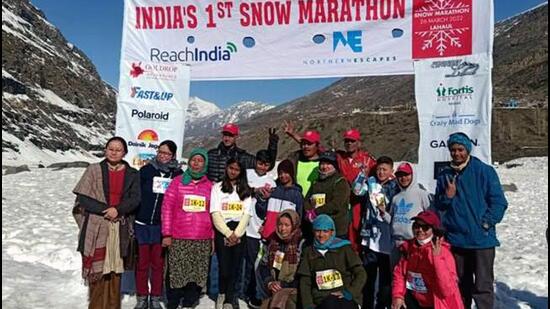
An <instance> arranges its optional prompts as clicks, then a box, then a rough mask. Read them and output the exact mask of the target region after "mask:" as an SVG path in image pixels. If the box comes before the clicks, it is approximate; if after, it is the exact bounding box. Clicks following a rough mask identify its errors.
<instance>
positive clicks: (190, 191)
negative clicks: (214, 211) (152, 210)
mask: <svg viewBox="0 0 550 309" xmlns="http://www.w3.org/2000/svg"><path fill="white" fill-rule="evenodd" d="M181 178H182V176H181V175H180V176H178V177H176V178H174V180H172V182H171V183H170V186H169V187H168V189H167V190H166V193H165V194H164V202H163V203H162V220H161V226H162V235H163V236H165V237H166V236H171V237H172V238H175V239H186V240H205V239H212V238H214V228H213V226H212V219H211V217H210V194H211V191H212V182H211V181H210V180H208V178H207V177H206V176H204V177H202V178H201V179H200V180H199V181H198V182H196V183H195V182H193V181H192V182H191V183H190V184H188V185H184V184H183V183H182V182H181ZM197 203H198V204H197ZM193 204H194V205H195V206H193ZM199 204H200V205H199ZM186 208H187V209H186Z"/></svg>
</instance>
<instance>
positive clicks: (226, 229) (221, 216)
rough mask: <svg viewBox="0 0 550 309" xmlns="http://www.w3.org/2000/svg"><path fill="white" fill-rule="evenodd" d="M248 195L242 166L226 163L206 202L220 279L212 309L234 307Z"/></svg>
mask: <svg viewBox="0 0 550 309" xmlns="http://www.w3.org/2000/svg"><path fill="white" fill-rule="evenodd" d="M251 195H252V190H251V189H250V187H249V186H248V182H247V180H246V170H245V169H244V168H243V165H242V164H241V163H240V162H239V161H237V160H236V159H229V161H227V167H226V169H225V176H224V177H223V180H222V181H221V182H220V183H217V184H215V185H214V187H213V188H212V196H211V199H210V200H211V207H210V213H211V214H212V221H213V222H214V226H215V227H216V234H215V238H214V239H215V240H214V243H215V246H216V252H217V255H218V260H219V278H220V280H219V282H220V291H219V294H218V299H217V301H216V309H221V308H223V309H233V308H234V307H233V306H234V305H235V304H236V303H237V297H236V296H237V294H236V289H235V283H236V282H237V277H238V275H239V273H240V269H241V265H242V262H243V254H244V249H245V246H246V244H245V242H246V238H244V239H243V236H244V235H245V230H246V227H247V225H248V221H249V220H250V205H251V203H252V198H251Z"/></svg>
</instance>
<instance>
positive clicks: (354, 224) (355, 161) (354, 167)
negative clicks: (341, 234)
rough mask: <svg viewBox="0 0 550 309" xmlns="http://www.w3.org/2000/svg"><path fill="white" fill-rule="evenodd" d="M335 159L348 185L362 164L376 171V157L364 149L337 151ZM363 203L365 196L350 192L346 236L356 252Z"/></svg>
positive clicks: (357, 249)
mask: <svg viewBox="0 0 550 309" xmlns="http://www.w3.org/2000/svg"><path fill="white" fill-rule="evenodd" d="M337 159H338V169H339V170H340V173H342V176H344V178H346V180H347V181H348V183H349V184H350V185H351V184H353V182H354V181H355V179H356V178H357V175H359V173H360V172H361V170H362V167H363V166H368V167H369V170H370V171H371V172H375V171H376V159H375V158H374V157H373V156H372V155H370V154H369V153H368V152H367V151H364V150H359V151H358V152H356V153H355V154H353V155H349V154H348V153H347V152H345V151H338V152H337ZM364 203H365V197H363V196H357V195H355V194H354V193H353V192H351V196H350V206H351V213H352V215H351V224H350V227H349V233H348V237H349V240H350V241H351V246H352V247H353V249H354V250H355V251H356V252H359V250H360V249H359V248H360V244H361V238H360V236H359V231H360V230H361V217H362V208H361V205H363V204H364Z"/></svg>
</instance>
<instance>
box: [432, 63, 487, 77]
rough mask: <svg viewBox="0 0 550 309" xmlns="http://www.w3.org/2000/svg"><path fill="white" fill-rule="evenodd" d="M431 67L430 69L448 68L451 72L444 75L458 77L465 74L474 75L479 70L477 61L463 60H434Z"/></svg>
mask: <svg viewBox="0 0 550 309" xmlns="http://www.w3.org/2000/svg"><path fill="white" fill-rule="evenodd" d="M431 67H432V69H437V68H450V69H451V70H452V72H451V73H449V74H445V77H460V76H466V75H476V73H477V70H479V63H473V62H468V61H464V60H446V61H434V62H433V63H432V66H431Z"/></svg>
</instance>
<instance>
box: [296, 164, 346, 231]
mask: <svg viewBox="0 0 550 309" xmlns="http://www.w3.org/2000/svg"><path fill="white" fill-rule="evenodd" d="M350 191H351V190H350V187H349V184H348V182H347V181H346V179H345V178H344V177H342V175H341V174H340V173H338V172H336V174H334V175H332V176H330V177H328V178H326V179H318V180H317V181H316V182H315V183H314V184H313V185H312V186H311V189H309V192H308V194H307V196H306V200H305V204H304V207H305V210H306V211H307V210H310V209H313V208H315V206H314V205H313V203H312V202H311V197H312V196H313V195H315V194H319V193H321V194H325V195H326V201H325V205H324V206H321V207H318V208H317V209H315V212H316V213H317V215H320V214H326V215H329V216H330V217H331V218H332V220H334V224H335V225H336V235H337V236H343V235H347V233H348V225H349V214H348V211H349V196H350Z"/></svg>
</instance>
